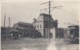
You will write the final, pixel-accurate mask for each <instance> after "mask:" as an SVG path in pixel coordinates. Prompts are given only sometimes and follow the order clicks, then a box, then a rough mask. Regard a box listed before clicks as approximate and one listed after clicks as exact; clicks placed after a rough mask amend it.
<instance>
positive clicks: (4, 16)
mask: <svg viewBox="0 0 80 50" xmlns="http://www.w3.org/2000/svg"><path fill="white" fill-rule="evenodd" d="M5 23H6V15H5V16H4V27H5Z"/></svg>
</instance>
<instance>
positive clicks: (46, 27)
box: [33, 13, 58, 38]
mask: <svg viewBox="0 0 80 50" xmlns="http://www.w3.org/2000/svg"><path fill="white" fill-rule="evenodd" d="M57 24H58V23H57V20H53V18H52V16H51V15H48V14H44V13H42V14H40V15H39V17H38V18H37V19H34V21H33V26H34V27H35V28H36V30H38V31H39V32H40V33H41V34H42V36H43V37H45V38H48V37H52V36H53V37H54V38H55V37H56V32H57V31H56V30H57Z"/></svg>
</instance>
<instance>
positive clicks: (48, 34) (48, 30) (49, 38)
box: [41, 1, 52, 42]
mask: <svg viewBox="0 0 80 50" xmlns="http://www.w3.org/2000/svg"><path fill="white" fill-rule="evenodd" d="M51 2H52V1H49V2H45V3H42V4H47V3H48V4H49V6H48V7H49V8H48V9H49V17H50V11H51ZM42 4H41V5H42ZM49 34H50V19H49V20H48V39H49V42H50V37H49V36H50V35H49Z"/></svg>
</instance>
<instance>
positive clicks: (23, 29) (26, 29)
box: [13, 22, 41, 38]
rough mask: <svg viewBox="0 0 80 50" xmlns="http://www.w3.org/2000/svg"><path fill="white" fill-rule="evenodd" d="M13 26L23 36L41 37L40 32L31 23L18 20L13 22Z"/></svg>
mask: <svg viewBox="0 0 80 50" xmlns="http://www.w3.org/2000/svg"><path fill="white" fill-rule="evenodd" d="M13 28H14V29H16V30H18V31H19V33H20V34H21V36H23V37H32V38H36V37H41V33H40V32H38V31H37V30H36V29H35V28H34V27H33V24H31V23H24V22H18V23H16V24H14V26H13Z"/></svg>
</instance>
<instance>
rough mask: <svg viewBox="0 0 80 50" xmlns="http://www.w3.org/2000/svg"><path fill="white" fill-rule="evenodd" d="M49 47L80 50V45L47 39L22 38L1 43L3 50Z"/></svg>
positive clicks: (27, 49)
mask: <svg viewBox="0 0 80 50" xmlns="http://www.w3.org/2000/svg"><path fill="white" fill-rule="evenodd" d="M49 46H51V47H52V49H54V46H55V48H56V49H57V50H79V45H78V44H66V43H64V40H63V39H55V40H51V42H50V43H49V41H48V39H45V38H36V39H32V38H20V39H18V40H12V39H11V40H3V41H2V42H1V50H48V49H47V48H48V47H49ZM49 50H51V48H50V49H49Z"/></svg>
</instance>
